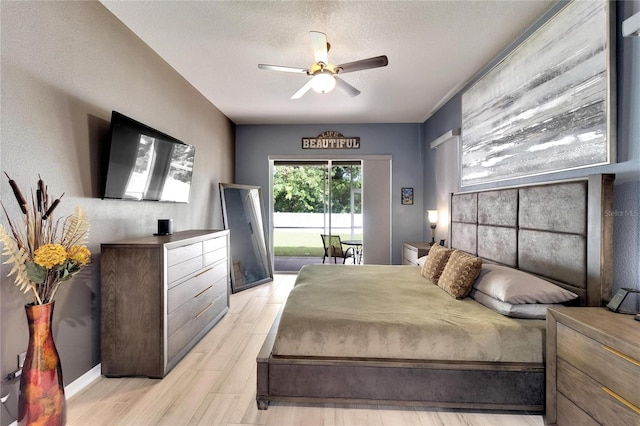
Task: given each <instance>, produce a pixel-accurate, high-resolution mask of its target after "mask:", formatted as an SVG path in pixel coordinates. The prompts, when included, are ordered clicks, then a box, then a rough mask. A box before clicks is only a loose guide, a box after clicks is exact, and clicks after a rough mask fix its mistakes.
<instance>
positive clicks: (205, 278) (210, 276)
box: [167, 264, 226, 314]
mask: <svg viewBox="0 0 640 426" xmlns="http://www.w3.org/2000/svg"><path fill="white" fill-rule="evenodd" d="M221 266H222V267H221ZM225 271H226V265H225V264H220V265H216V266H212V267H209V268H207V269H205V270H204V271H202V272H201V273H200V274H198V275H196V276H195V277H193V278H191V279H189V280H187V281H185V282H183V283H181V284H180V285H177V286H175V287H173V288H170V289H169V292H168V295H167V313H169V314H170V313H171V312H173V311H174V310H175V309H177V308H178V307H179V306H181V305H183V304H184V303H186V302H187V301H188V300H190V299H192V298H194V297H198V295H199V294H200V293H203V294H204V292H205V291H206V290H207V289H208V288H209V287H212V286H213V285H214V284H216V283H217V282H218V281H220V280H221V279H222V277H225V278H226V275H225Z"/></svg>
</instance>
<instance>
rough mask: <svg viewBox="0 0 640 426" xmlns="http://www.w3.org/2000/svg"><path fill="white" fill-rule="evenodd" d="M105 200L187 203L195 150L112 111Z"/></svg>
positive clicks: (105, 178)
mask: <svg viewBox="0 0 640 426" xmlns="http://www.w3.org/2000/svg"><path fill="white" fill-rule="evenodd" d="M108 153H109V155H108V161H106V163H107V169H106V174H105V177H104V180H105V186H104V196H103V198H115V199H119V200H141V201H167V202H176V203H188V202H189V192H190V189H191V179H192V175H193V161H194V157H195V147H193V146H192V145H188V144H186V143H184V142H181V141H179V140H178V139H176V138H174V137H171V136H169V135H166V134H164V133H162V132H160V131H158V130H155V129H153V128H151V127H149V126H146V125H144V124H142V123H140V122H138V121H136V120H133V119H132V118H129V117H127V116H125V115H122V114H120V113H119V112H116V111H113V112H112V114H111V133H110V138H109V146H108Z"/></svg>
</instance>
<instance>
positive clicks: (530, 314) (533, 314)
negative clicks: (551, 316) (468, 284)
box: [469, 289, 562, 319]
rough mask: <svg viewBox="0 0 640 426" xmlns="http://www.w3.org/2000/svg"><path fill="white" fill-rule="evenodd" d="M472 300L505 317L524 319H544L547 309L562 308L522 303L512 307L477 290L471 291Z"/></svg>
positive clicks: (546, 304)
mask: <svg viewBox="0 0 640 426" xmlns="http://www.w3.org/2000/svg"><path fill="white" fill-rule="evenodd" d="M469 296H471V298H472V299H474V300H475V301H476V302H478V303H480V304H482V305H484V306H486V307H487V308H489V309H491V310H493V311H496V312H497V313H499V314H502V315H504V316H507V317H513V318H526V319H546V318H547V309H549V308H550V307H553V306H562V305H557V304H553V303H522V304H518V305H513V304H511V303H507V302H502V301H500V300H498V299H494V298H493V297H491V296H488V295H486V294H484V293H483V292H481V291H479V290H475V289H474V290H471V294H470V295H469Z"/></svg>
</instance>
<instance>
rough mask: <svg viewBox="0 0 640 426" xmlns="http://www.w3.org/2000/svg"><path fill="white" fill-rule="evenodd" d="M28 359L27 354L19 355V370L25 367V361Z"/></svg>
mask: <svg viewBox="0 0 640 426" xmlns="http://www.w3.org/2000/svg"><path fill="white" fill-rule="evenodd" d="M26 357H27V353H26V352H22V353H19V354H18V369H20V368H22V367H24V359H25V358H26Z"/></svg>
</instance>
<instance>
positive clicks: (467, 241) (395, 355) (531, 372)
mask: <svg viewBox="0 0 640 426" xmlns="http://www.w3.org/2000/svg"><path fill="white" fill-rule="evenodd" d="M612 191H613V176H611V175H593V176H589V177H587V178H584V179H577V180H571V181H561V182H553V183H546V184H537V185H529V186H522V187H511V188H502V189H498V190H488V191H479V192H465V193H457V194H452V195H451V201H450V210H449V211H450V212H451V214H450V226H449V237H450V238H449V241H451V248H452V249H456V251H457V253H458V254H460V255H461V256H468V257H469V258H472V257H473V258H475V259H482V271H481V272H480V276H479V277H478V279H477V280H476V281H475V284H474V288H473V290H472V294H473V295H474V298H470V297H465V298H462V299H455V298H454V297H451V295H450V294H449V293H447V292H446V291H443V289H442V288H441V287H440V286H439V285H434V284H433V283H431V282H428V280H427V279H426V278H425V277H424V276H423V271H422V269H421V268H417V267H415V266H406V265H403V266H400V265H358V266H353V265H331V266H325V265H317V266H315V265H310V266H305V267H304V268H303V269H302V270H301V272H300V274H299V275H298V278H297V280H296V285H295V286H294V288H293V290H292V291H291V293H290V295H289V298H288V300H287V302H286V304H285V306H284V307H283V310H282V312H281V313H280V315H279V316H278V318H277V319H276V321H274V324H273V327H272V328H271V330H270V332H269V334H268V336H267V338H266V340H265V342H264V345H263V347H262V349H261V350H260V353H259V354H258V357H257V394H256V400H257V403H258V408H259V409H267V407H268V405H269V402H270V401H294V402H295V401H297V402H330V403H371V404H396V405H426V406H436V407H446V408H469V409H472V408H473V409H477V408H482V409H507V410H530V411H543V409H544V399H545V398H544V381H545V374H544V334H545V320H544V319H539V318H540V316H539V315H538V316H535V315H534V316H533V317H534V318H538V319H528V318H527V319H523V318H519V317H520V316H522V315H520V314H517V315H511V314H508V315H505V312H504V310H502V309H501V307H497V308H496V307H495V306H491V308H489V307H487V304H486V303H485V304H483V303H480V300H481V298H480V297H479V296H481V295H482V294H484V292H485V291H486V292H487V293H491V290H487V289H486V288H485V287H483V285H484V284H485V283H487V282H489V281H487V280H486V278H485V277H486V276H488V275H486V274H487V271H491V270H500V271H503V270H504V271H506V273H511V272H514V273H516V274H524V273H527V274H529V275H530V276H532V277H543V278H544V279H545V281H544V282H545V283H546V284H545V285H549V286H551V287H552V288H553V291H554V292H555V291H557V292H571V294H573V295H574V296H577V297H576V298H575V299H573V300H572V301H571V302H570V303H573V304H578V305H581V306H601V305H603V304H606V303H607V301H608V300H609V298H610V292H611V251H612V241H611V237H612V218H611V215H610V214H607V212H610V211H611V210H612ZM438 250H440V249H438ZM449 263H450V262H449ZM444 273H446V272H444ZM444 273H443V274H444ZM536 279H537V278H536ZM549 283H552V284H549ZM476 293H478V294H476ZM545 294H546V293H545ZM511 301H512V302H513V300H511ZM525 302H526V300H525ZM553 302H554V303H556V302H557V301H555V300H554V301H553ZM527 304H528V303H523V304H516V305H515V306H516V307H520V306H523V305H527ZM536 305H537V304H536ZM399 307H403V308H402V309H400V308H399ZM525 307H526V308H529V307H530V306H525ZM501 311H502V312H501ZM525 316H526V315H525Z"/></svg>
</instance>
